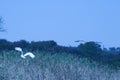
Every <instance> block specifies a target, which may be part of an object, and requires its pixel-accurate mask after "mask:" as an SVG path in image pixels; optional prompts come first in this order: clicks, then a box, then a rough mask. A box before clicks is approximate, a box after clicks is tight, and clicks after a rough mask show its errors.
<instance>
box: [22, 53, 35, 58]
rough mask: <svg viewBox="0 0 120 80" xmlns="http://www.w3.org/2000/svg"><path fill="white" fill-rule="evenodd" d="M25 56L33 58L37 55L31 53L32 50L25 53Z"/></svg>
mask: <svg viewBox="0 0 120 80" xmlns="http://www.w3.org/2000/svg"><path fill="white" fill-rule="evenodd" d="M24 56H25V57H26V56H30V57H32V58H34V57H35V55H34V54H33V53H31V52H27V53H25V54H24Z"/></svg>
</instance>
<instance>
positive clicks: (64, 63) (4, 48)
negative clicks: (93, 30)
mask: <svg viewBox="0 0 120 80" xmlns="http://www.w3.org/2000/svg"><path fill="white" fill-rule="evenodd" d="M17 46H19V47H21V48H23V49H24V51H25V52H27V51H31V52H33V53H34V54H35V55H36V57H35V59H31V58H29V57H27V59H22V58H21V57H20V53H19V52H16V51H14V48H15V47H17ZM119 76H120V48H119V47H117V48H115V47H112V48H109V49H107V48H103V49H102V48H101V45H99V44H97V43H96V42H86V43H84V44H79V45H78V46H77V47H71V46H68V47H67V46H59V45H57V43H56V42H55V41H53V40H51V41H37V42H35V41H32V42H28V41H25V40H20V41H15V42H10V41H7V40H5V39H0V80H119V78H120V77H119Z"/></svg>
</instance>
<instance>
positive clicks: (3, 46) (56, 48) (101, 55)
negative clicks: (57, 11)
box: [0, 39, 120, 67]
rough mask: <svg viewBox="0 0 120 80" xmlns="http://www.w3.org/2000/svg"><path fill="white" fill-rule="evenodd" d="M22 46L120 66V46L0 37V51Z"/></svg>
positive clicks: (26, 48) (25, 48) (27, 48)
mask: <svg viewBox="0 0 120 80" xmlns="http://www.w3.org/2000/svg"><path fill="white" fill-rule="evenodd" d="M17 46H19V47H21V48H23V50H29V51H36V50H38V51H44V52H53V53H54V52H56V53H63V52H65V53H68V54H74V55H76V56H79V57H86V58H89V59H92V60H95V61H98V62H100V63H105V64H106V63H107V64H110V65H114V66H115V67H116V66H117V67H120V48H119V47H117V48H115V47H112V48H109V49H107V48H103V49H102V48H101V45H100V44H98V43H96V42H92V41H91V42H86V43H84V44H79V45H78V47H71V46H60V45H57V43H56V42H55V41H53V40H50V41H36V42H35V41H32V42H28V41H25V40H20V41H14V42H10V41H7V40H5V39H0V51H11V50H14V48H15V47H17Z"/></svg>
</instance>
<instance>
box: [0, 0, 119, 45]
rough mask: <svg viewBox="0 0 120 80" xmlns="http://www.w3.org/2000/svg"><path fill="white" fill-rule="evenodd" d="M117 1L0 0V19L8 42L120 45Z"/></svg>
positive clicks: (4, 36)
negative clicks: (53, 41) (78, 41)
mask: <svg viewBox="0 0 120 80" xmlns="http://www.w3.org/2000/svg"><path fill="white" fill-rule="evenodd" d="M119 9H120V1H119V0H0V16H2V17H3V19H4V23H5V24H4V27H5V28H6V29H7V32H4V33H0V38H4V39H7V40H10V41H16V40H21V39H25V40H27V41H33V40H34V41H39V40H40V41H42V40H55V41H56V42H57V43H58V44H60V45H67V46H69V45H71V46H75V45H77V44H78V43H75V42H74V41H75V40H85V41H97V42H102V44H104V46H106V47H111V46H120V37H119V34H120V10H119Z"/></svg>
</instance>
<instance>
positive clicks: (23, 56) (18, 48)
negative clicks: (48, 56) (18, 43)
mask: <svg viewBox="0 0 120 80" xmlns="http://www.w3.org/2000/svg"><path fill="white" fill-rule="evenodd" d="M15 50H16V51H20V52H21V57H22V58H24V59H25V58H26V56H30V57H31V58H35V55H34V54H33V53H31V52H27V53H25V54H23V50H22V48H20V47H15Z"/></svg>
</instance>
